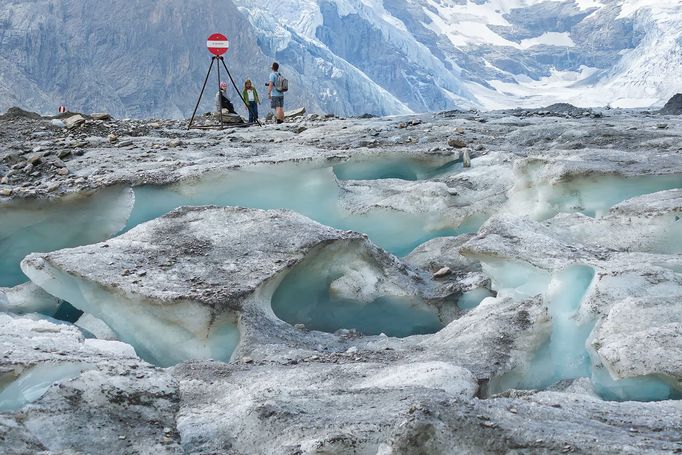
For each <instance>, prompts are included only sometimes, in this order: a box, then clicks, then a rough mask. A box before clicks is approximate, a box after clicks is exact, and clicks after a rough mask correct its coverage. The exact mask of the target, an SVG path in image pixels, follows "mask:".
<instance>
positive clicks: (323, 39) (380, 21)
mask: <svg viewBox="0 0 682 455" xmlns="http://www.w3.org/2000/svg"><path fill="white" fill-rule="evenodd" d="M213 31H223V32H224V33H226V34H227V35H228V36H229V37H230V39H231V42H232V49H231V50H230V52H229V53H228V54H227V62H228V65H229V66H230V68H231V70H232V71H233V73H234V76H235V79H237V81H238V83H240V84H241V83H242V81H243V80H244V79H245V78H246V77H250V78H251V79H253V80H254V82H255V83H256V85H257V87H258V88H264V87H263V83H264V81H265V80H266V78H267V75H268V67H269V65H270V63H271V62H272V60H278V61H280V62H282V63H283V66H284V72H285V73H286V75H287V77H288V78H289V79H290V80H291V87H292V90H291V92H290V94H289V96H288V101H287V105H288V106H289V107H293V106H300V105H304V106H306V107H307V108H308V110H309V111H312V112H332V113H336V114H340V115H357V114H362V113H372V114H378V115H388V114H402V113H409V112H423V111H440V110H447V109H453V108H471V107H476V108H488V109H493V108H504V107H511V106H539V105H545V104H549V103H552V102H559V101H567V102H571V103H573V104H577V105H582V106H597V105H606V104H611V105H613V106H616V107H648V106H653V105H662V104H663V103H664V101H665V100H666V99H667V98H669V97H670V96H671V95H673V94H674V93H676V92H679V91H682V80H681V79H680V78H679V77H678V76H677V74H678V72H679V68H680V67H681V66H682V65H681V63H682V4H679V2H669V1H667V0H286V1H284V0H283V1H280V2H271V1H270V0H200V1H196V2H191V3H190V2H185V1H182V0H168V1H165V2H163V3H160V2H152V1H151V0H133V1H125V0H113V1H111V2H107V3H104V4H103V3H100V2H95V1H94V0H83V1H79V0H7V1H5V2H3V3H2V5H0V110H4V109H6V108H7V107H9V106H11V105H20V106H22V107H25V108H29V109H32V110H37V111H40V112H44V113H48V112H55V110H56V107H57V106H58V105H59V104H66V105H67V106H68V107H69V108H71V109H73V110H80V111H86V112H87V111H93V110H103V109H106V110H109V111H110V112H112V113H113V114H115V115H117V116H136V117H139V116H166V117H176V118H178V117H186V116H188V115H189V114H191V111H192V109H193V107H194V103H195V101H196V97H197V96H198V93H199V89H200V85H201V83H202V82H203V78H204V76H205V72H206V69H207V67H208V63H209V61H210V60H209V56H208V53H207V52H206V50H205V48H204V44H205V39H206V36H207V35H208V34H209V33H210V32H213ZM214 77H215V75H214ZM216 84H217V80H216V81H215V82H211V84H210V86H209V93H208V96H207V99H206V101H205V103H204V104H203V105H202V108H201V111H205V110H209V109H211V108H212V96H213V93H214V90H215V85H216ZM232 96H233V97H234V96H235V94H234V93H233V94H232ZM266 108H267V106H263V107H262V108H261V109H262V111H264V110H266Z"/></svg>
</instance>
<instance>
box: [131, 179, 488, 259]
mask: <svg viewBox="0 0 682 455" xmlns="http://www.w3.org/2000/svg"><path fill="white" fill-rule="evenodd" d="M342 191H343V190H342V189H341V188H340V187H339V185H338V184H337V182H336V178H335V176H334V173H333V172H332V169H331V168H322V169H310V168H304V167H299V166H294V167H286V166H280V167H272V166H260V167H254V168H250V169H244V170H239V171H233V172H229V173H225V174H221V175H215V176H207V177H204V178H202V179H198V180H189V181H185V182H182V183H178V184H175V185H169V186H163V187H160V186H143V187H137V188H135V208H134V209H133V212H132V214H131V217H130V220H129V221H128V225H127V226H126V231H127V230H129V229H131V228H133V227H134V226H137V225H138V224H140V223H143V222H145V221H149V220H151V219H154V218H157V217H159V216H161V215H163V214H165V213H167V212H169V211H171V210H173V209H175V208H177V207H181V206H183V205H219V206H241V207H249V208H260V209H275V208H285V209H290V210H294V211H296V212H298V213H301V214H303V215H305V216H307V217H309V218H311V219H313V220H315V221H318V222H320V223H322V224H326V225H328V226H332V227H334V228H337V229H345V230H353V231H357V232H363V233H365V234H367V235H368V236H369V238H370V239H371V240H372V241H373V242H375V243H376V244H377V245H379V246H381V247H382V248H384V249H385V250H387V251H389V252H391V253H394V254H396V255H398V256H404V255H406V254H408V253H409V252H410V251H412V250H413V249H414V248H415V247H417V246H418V245H420V244H422V243H424V242H426V241H427V240H430V239H432V238H435V237H442V236H449V235H457V234H461V233H466V232H475V231H476V230H478V228H479V227H480V225H481V224H482V223H483V221H485V220H484V219H471V220H469V219H467V220H465V222H464V223H462V224H461V225H460V226H451V227H447V228H443V227H440V226H447V225H448V222H447V220H446V219H444V217H443V215H442V214H441V213H439V212H437V211H429V210H428V208H427V209H425V210H424V213H418V214H411V213H405V212H397V211H391V210H385V209H379V208H377V209H374V210H371V211H370V212H369V213H362V214H355V213H349V212H347V211H346V210H344V209H343V208H342V207H341V205H340V202H339V196H340V193H341V192H342Z"/></svg>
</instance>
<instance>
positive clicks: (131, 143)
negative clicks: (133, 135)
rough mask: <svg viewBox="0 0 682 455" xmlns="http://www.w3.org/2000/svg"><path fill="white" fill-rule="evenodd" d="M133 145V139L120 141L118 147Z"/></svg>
mask: <svg viewBox="0 0 682 455" xmlns="http://www.w3.org/2000/svg"><path fill="white" fill-rule="evenodd" d="M131 145H133V141H123V142H119V143H118V145H117V147H119V148H121V147H129V146H131Z"/></svg>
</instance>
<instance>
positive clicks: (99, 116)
mask: <svg viewBox="0 0 682 455" xmlns="http://www.w3.org/2000/svg"><path fill="white" fill-rule="evenodd" d="M90 117H92V118H93V119H94V120H111V115H109V114H107V113H106V112H96V113H94V114H90Z"/></svg>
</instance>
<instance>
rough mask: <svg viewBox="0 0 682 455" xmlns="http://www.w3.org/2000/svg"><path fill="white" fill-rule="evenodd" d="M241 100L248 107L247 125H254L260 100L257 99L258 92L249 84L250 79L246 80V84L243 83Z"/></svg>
mask: <svg viewBox="0 0 682 455" xmlns="http://www.w3.org/2000/svg"><path fill="white" fill-rule="evenodd" d="M242 98H243V99H244V102H246V104H247V105H248V106H249V123H255V122H256V120H258V105H259V104H260V98H259V97H258V90H256V87H254V86H253V84H251V80H250V79H247V80H246V82H244V90H243V91H242Z"/></svg>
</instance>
